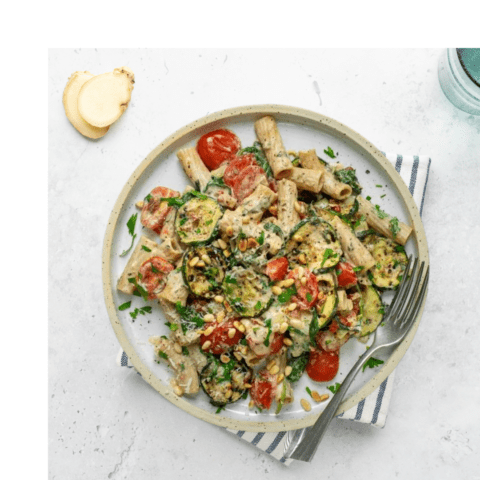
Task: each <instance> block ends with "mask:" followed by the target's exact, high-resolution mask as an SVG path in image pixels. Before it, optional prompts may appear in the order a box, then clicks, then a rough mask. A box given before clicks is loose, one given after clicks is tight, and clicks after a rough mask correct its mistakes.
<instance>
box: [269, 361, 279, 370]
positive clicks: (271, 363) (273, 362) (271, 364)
mask: <svg viewBox="0 0 480 480" xmlns="http://www.w3.org/2000/svg"><path fill="white" fill-rule="evenodd" d="M276 364H277V363H276V362H275V359H273V360H270V362H269V363H268V365H267V370H271V369H272V368H273V367H274V366H275V365H276Z"/></svg>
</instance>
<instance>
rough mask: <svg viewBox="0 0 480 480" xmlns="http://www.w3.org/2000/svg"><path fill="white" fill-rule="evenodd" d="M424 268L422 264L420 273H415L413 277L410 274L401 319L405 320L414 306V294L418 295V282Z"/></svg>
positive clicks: (423, 263)
mask: <svg viewBox="0 0 480 480" xmlns="http://www.w3.org/2000/svg"><path fill="white" fill-rule="evenodd" d="M424 267H425V262H422V263H421V265H420V271H419V272H418V273H417V272H415V275H413V274H412V276H411V278H412V283H411V288H410V289H409V292H408V295H407V297H406V298H405V308H404V310H403V312H402V315H401V316H402V317H403V318H406V317H408V316H409V315H410V312H411V311H412V309H413V306H414V304H415V302H414V299H415V296H416V294H417V293H418V289H419V285H420V281H421V280H422V274H423V269H424Z"/></svg>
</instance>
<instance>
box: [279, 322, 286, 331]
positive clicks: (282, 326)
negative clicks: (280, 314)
mask: <svg viewBox="0 0 480 480" xmlns="http://www.w3.org/2000/svg"><path fill="white" fill-rule="evenodd" d="M287 330H288V323H287V322H283V323H282V324H281V325H280V329H279V332H280V333H285V332H286V331H287Z"/></svg>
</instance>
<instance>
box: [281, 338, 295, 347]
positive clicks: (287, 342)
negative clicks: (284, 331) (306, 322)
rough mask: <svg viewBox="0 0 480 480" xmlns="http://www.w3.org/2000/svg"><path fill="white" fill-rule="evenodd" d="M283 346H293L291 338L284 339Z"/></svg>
mask: <svg viewBox="0 0 480 480" xmlns="http://www.w3.org/2000/svg"><path fill="white" fill-rule="evenodd" d="M283 344H284V345H286V346H287V347H290V345H293V342H292V340H291V339H290V338H284V339H283Z"/></svg>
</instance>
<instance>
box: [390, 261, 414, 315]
mask: <svg viewBox="0 0 480 480" xmlns="http://www.w3.org/2000/svg"><path fill="white" fill-rule="evenodd" d="M412 258H413V257H412V255H410V257H408V262H407V265H406V267H405V271H406V272H408V270H409V268H410V265H411V263H412ZM404 288H405V282H401V283H400V285H399V286H398V288H397V291H396V292H395V295H394V297H393V299H392V301H391V302H390V305H389V308H388V311H387V315H389V314H390V312H391V311H392V310H393V307H394V305H395V303H396V301H397V299H398V297H399V295H400V294H401V292H403V290H404Z"/></svg>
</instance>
